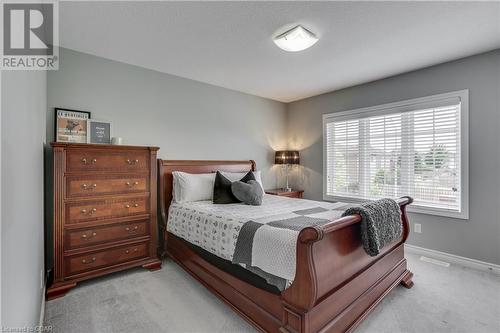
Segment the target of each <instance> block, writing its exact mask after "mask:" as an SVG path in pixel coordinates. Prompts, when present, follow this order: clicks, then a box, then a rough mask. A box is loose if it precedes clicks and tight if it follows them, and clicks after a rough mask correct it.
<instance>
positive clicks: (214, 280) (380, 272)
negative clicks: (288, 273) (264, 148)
mask: <svg viewBox="0 0 500 333" xmlns="http://www.w3.org/2000/svg"><path fill="white" fill-rule="evenodd" d="M158 166H159V168H158V170H159V182H158V183H159V201H160V202H159V209H160V214H159V215H160V216H161V219H162V221H161V223H160V228H161V230H160V231H161V233H162V234H163V237H162V242H161V244H160V251H161V253H162V254H166V255H168V257H170V258H171V259H173V260H174V261H176V262H177V263H178V264H179V265H180V266H181V267H182V268H183V269H185V270H186V271H187V272H188V273H190V274H191V275H192V276H193V277H194V278H196V279H197V280H198V281H200V282H201V283H202V284H203V285H204V286H205V287H206V288H208V289H209V290H210V291H212V292H213V293H214V294H215V295H216V296H218V297H219V298H220V299H222V300H223V301H224V302H226V303H227V304H229V305H230V306H231V307H232V308H233V309H234V310H235V311H236V312H237V313H239V314H240V315H241V316H242V317H243V318H244V319H246V320H247V321H248V322H250V323H251V324H252V325H253V326H254V327H256V328H257V329H258V330H260V331H262V332H290V333H291V332H301V333H302V332H304V333H305V332H307V333H308V332H350V331H353V330H354V329H355V328H356V327H357V326H358V325H359V324H360V323H361V322H362V320H363V319H364V318H365V317H366V316H367V315H368V314H369V313H370V312H371V311H372V310H373V308H374V307H375V306H376V305H377V304H378V303H379V302H380V301H381V300H382V299H383V298H384V297H385V296H386V295H387V294H388V293H389V292H390V291H391V290H392V289H393V288H395V287H396V286H398V285H399V284H402V285H403V286H404V287H406V288H411V287H412V286H413V282H412V276H413V274H412V273H411V272H410V271H409V270H408V269H407V265H406V259H405V258H404V247H403V245H404V242H405V240H406V238H407V236H408V232H409V225H408V218H407V215H406V206H407V205H408V204H410V203H411V201H412V200H411V199H410V198H401V199H399V200H398V203H399V205H400V207H401V223H402V225H403V233H402V237H401V238H400V239H398V240H397V241H394V242H392V243H391V244H388V245H386V246H385V247H384V248H383V249H382V250H381V252H380V254H379V255H378V256H376V257H370V256H369V255H367V254H366V252H365V251H364V249H363V247H362V243H361V237H360V220H361V218H360V217H359V216H358V215H353V216H346V217H339V218H335V219H334V220H332V221H331V222H328V223H326V224H323V225H321V226H310V227H305V228H304V229H302V230H300V231H299V232H298V234H297V246H296V253H295V256H294V258H295V270H294V272H295V276H294V278H293V279H292V281H291V282H290V284H289V285H287V286H286V288H284V289H283V288H282V289H278V288H273V287H274V286H273V285H271V284H269V283H267V281H264V280H263V279H261V278H260V277H259V276H256V275H255V274H252V273H251V272H247V271H246V270H245V269H244V268H242V267H239V266H238V265H234V264H231V262H230V261H228V260H224V258H219V257H218V256H215V255H213V254H211V253H209V252H207V251H204V249H203V248H201V247H199V246H196V245H194V244H193V243H190V242H188V241H186V240H185V239H183V238H182V237H179V236H176V235H175V234H174V233H171V232H169V231H167V229H166V224H167V221H168V212H169V208H170V205H171V204H172V172H173V171H184V172H188V173H210V172H215V171H216V170H221V171H227V172H247V171H250V170H252V171H255V168H256V166H255V162H253V161H171V160H159V161H158ZM286 200H300V199H286ZM200 205H201V206H203V205H204V204H203V203H201V204H200ZM208 208H209V205H208V204H206V203H205V208H204V209H208ZM200 209H202V208H200ZM177 234H178V233H177Z"/></svg>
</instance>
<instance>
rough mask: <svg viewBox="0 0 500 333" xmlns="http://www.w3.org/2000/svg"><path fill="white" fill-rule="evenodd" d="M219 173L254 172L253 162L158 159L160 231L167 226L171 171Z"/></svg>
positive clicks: (170, 197)
mask: <svg viewBox="0 0 500 333" xmlns="http://www.w3.org/2000/svg"><path fill="white" fill-rule="evenodd" d="M217 170H220V171H227V172H248V171H250V170H251V171H255V161H251V160H249V161H197V160H183V161H182V160H179V161H173V160H162V159H158V193H159V195H158V197H159V198H158V200H159V203H158V207H159V210H160V216H161V221H159V222H160V223H159V224H160V226H161V227H162V229H164V228H165V226H166V224H167V217H168V216H167V215H168V208H169V207H170V202H171V201H172V171H183V172H188V173H211V172H216V171H217Z"/></svg>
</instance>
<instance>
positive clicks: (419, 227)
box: [413, 223, 422, 234]
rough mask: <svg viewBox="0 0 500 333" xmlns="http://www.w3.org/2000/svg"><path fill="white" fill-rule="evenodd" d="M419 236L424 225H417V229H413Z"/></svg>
mask: <svg viewBox="0 0 500 333" xmlns="http://www.w3.org/2000/svg"><path fill="white" fill-rule="evenodd" d="M413 230H414V231H415V232H416V233H417V234H421V233H422V225H421V224H420V223H415V227H414V229H413Z"/></svg>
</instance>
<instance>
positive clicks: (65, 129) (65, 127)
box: [54, 108, 91, 143]
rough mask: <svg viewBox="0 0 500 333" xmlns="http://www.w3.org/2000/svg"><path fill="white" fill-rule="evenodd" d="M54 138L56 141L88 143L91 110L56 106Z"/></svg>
mask: <svg viewBox="0 0 500 333" xmlns="http://www.w3.org/2000/svg"><path fill="white" fill-rule="evenodd" d="M54 113H55V116H54V138H55V141H56V142H70V143H87V131H88V129H87V127H88V121H89V120H90V118H91V113H90V112H89V111H80V110H72V109H64V108H54Z"/></svg>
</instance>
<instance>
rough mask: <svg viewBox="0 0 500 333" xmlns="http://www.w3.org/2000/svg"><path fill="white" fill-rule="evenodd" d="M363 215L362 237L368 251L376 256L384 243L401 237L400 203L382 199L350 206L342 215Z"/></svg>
mask: <svg viewBox="0 0 500 333" xmlns="http://www.w3.org/2000/svg"><path fill="white" fill-rule="evenodd" d="M353 214H359V215H361V239H362V241H363V248H364V249H365V251H366V253H368V254H369V255H370V256H372V257H374V256H376V255H378V254H379V253H380V249H382V248H383V247H384V245H386V244H389V243H391V242H392V241H394V240H396V239H398V238H399V237H401V233H402V231H403V226H402V224H401V213H400V208H399V204H398V203H397V202H396V201H394V200H392V199H380V200H376V201H370V202H367V203H363V204H361V205H360V206H356V207H351V208H348V209H347V210H346V211H345V212H344V213H343V214H342V216H347V215H353Z"/></svg>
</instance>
